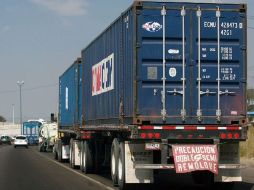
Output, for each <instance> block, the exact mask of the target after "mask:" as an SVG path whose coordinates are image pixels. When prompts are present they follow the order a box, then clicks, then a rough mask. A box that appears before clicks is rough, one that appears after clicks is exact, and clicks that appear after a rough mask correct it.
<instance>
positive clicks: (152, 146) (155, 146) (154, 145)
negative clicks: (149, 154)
mask: <svg viewBox="0 0 254 190" xmlns="http://www.w3.org/2000/svg"><path fill="white" fill-rule="evenodd" d="M160 149H161V144H160V143H146V144H145V150H160Z"/></svg>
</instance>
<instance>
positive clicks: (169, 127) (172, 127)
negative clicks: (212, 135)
mask: <svg viewBox="0 0 254 190" xmlns="http://www.w3.org/2000/svg"><path fill="white" fill-rule="evenodd" d="M138 129H140V130H207V131H216V130H228V131H240V130H242V127H240V126H237V125H229V126H224V127H222V126H217V125H207V126H196V125H164V126H153V125H143V126H139V127H138Z"/></svg>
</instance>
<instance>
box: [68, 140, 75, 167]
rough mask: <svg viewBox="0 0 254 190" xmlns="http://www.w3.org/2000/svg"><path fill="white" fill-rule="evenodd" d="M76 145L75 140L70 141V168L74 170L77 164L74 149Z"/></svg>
mask: <svg viewBox="0 0 254 190" xmlns="http://www.w3.org/2000/svg"><path fill="white" fill-rule="evenodd" d="M73 145H74V143H73V139H71V140H70V159H69V162H70V167H71V168H74V167H75V163H74V160H75V158H74V147H73Z"/></svg>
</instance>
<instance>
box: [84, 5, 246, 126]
mask: <svg viewBox="0 0 254 190" xmlns="http://www.w3.org/2000/svg"><path fill="white" fill-rule="evenodd" d="M246 27H247V22H246V5H245V4H215V3H214V4H213V3H178V2H164V3H162V2H135V3H134V4H133V6H131V7H130V8H129V9H128V10H127V11H125V12H124V13H123V14H122V15H121V16H120V17H119V18H118V19H117V20H115V21H114V22H113V23H112V24H111V25H110V26H109V27H108V28H107V29H106V30H105V31H104V32H103V33H102V34H101V35H99V36H98V37H97V38H96V39H95V40H94V41H93V42H92V43H90V44H89V45H88V46H87V47H86V48H85V49H83V51H82V64H83V75H84V76H83V77H84V83H83V89H82V90H83V100H84V102H83V115H84V120H85V124H87V125H99V124H113V125H118V124H120V123H123V124H140V125H142V124H146V125H147V124H183V123H185V124H239V123H240V121H241V120H242V119H244V118H245V116H246V80H247V76H246V65H247V53H246V52H247V51H246V48H247V44H246V41H247V40H246V39H247V35H246Z"/></svg>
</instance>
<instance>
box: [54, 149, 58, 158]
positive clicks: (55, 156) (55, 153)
mask: <svg viewBox="0 0 254 190" xmlns="http://www.w3.org/2000/svg"><path fill="white" fill-rule="evenodd" d="M54 159H55V160H58V155H57V151H56V150H54Z"/></svg>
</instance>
